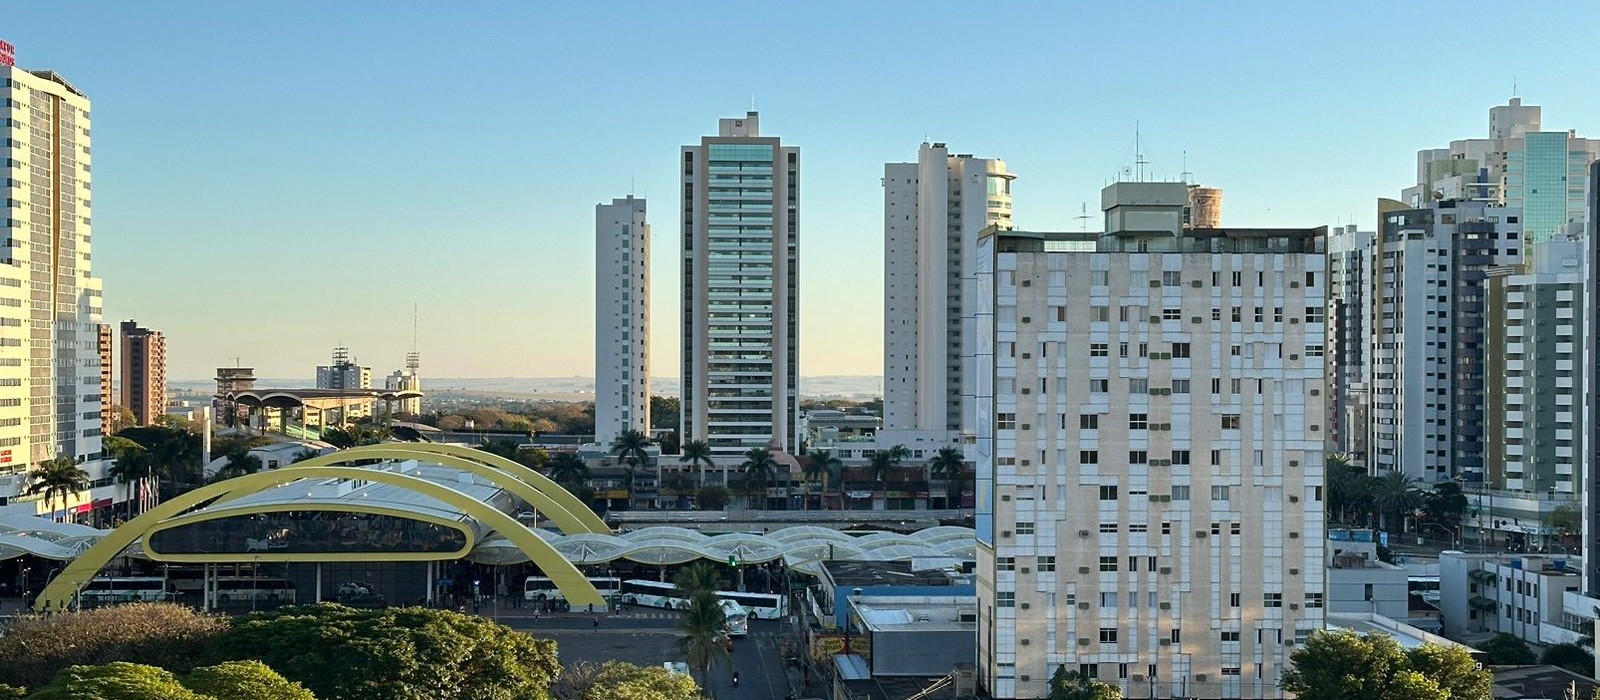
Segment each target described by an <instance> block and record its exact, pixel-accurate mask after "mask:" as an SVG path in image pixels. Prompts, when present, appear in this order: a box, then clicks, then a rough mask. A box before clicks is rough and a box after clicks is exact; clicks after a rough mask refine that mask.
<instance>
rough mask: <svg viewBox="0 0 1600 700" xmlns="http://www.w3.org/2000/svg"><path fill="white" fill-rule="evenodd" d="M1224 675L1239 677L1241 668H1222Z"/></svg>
mask: <svg viewBox="0 0 1600 700" xmlns="http://www.w3.org/2000/svg"><path fill="white" fill-rule="evenodd" d="M1222 675H1224V676H1237V675H1239V667H1238V666H1223V667H1222Z"/></svg>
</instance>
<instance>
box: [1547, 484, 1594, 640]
mask: <svg viewBox="0 0 1600 700" xmlns="http://www.w3.org/2000/svg"><path fill="white" fill-rule="evenodd" d="M1545 524H1546V525H1548V526H1549V527H1550V529H1552V530H1555V531H1556V534H1558V535H1560V536H1561V538H1562V539H1566V538H1569V537H1572V536H1574V535H1577V534H1580V533H1582V532H1583V511H1582V510H1580V509H1579V508H1578V506H1577V505H1575V504H1572V503H1563V504H1561V505H1559V506H1556V507H1555V509H1553V510H1551V511H1550V515H1549V516H1546V518H1545ZM1590 670H1591V671H1592V670H1593V669H1590Z"/></svg>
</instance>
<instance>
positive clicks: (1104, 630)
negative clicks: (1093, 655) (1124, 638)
mask: <svg viewBox="0 0 1600 700" xmlns="http://www.w3.org/2000/svg"><path fill="white" fill-rule="evenodd" d="M1100 643H1101V644H1116V643H1117V628H1115V627H1101V628H1100Z"/></svg>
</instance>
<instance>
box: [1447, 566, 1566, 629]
mask: <svg viewBox="0 0 1600 700" xmlns="http://www.w3.org/2000/svg"><path fill="white" fill-rule="evenodd" d="M1579 579H1580V576H1579V566H1578V562H1577V561H1576V560H1574V559H1569V558H1567V557H1561V556H1534V555H1517V556H1508V555H1504V554H1468V553H1466V552H1459V551H1449V552H1444V553H1442V554H1441V555H1440V556H1439V593H1440V596H1439V605H1440V610H1441V611H1442V612H1443V614H1444V631H1445V636H1447V637H1450V638H1452V639H1461V640H1471V639H1475V638H1478V637H1480V636H1488V635H1492V634H1495V633H1501V632H1504V633H1507V634H1512V635H1516V636H1517V637H1519V638H1521V639H1522V640H1523V641H1526V642H1529V643H1532V644H1559V643H1562V642H1570V641H1576V640H1577V638H1578V636H1579V633H1578V632H1577V630H1576V629H1574V628H1575V627H1577V623H1576V620H1575V619H1573V618H1571V617H1569V616H1568V615H1566V614H1565V610H1564V608H1563V602H1564V599H1565V597H1566V595H1567V593H1568V592H1574V593H1576V592H1577V591H1578V589H1579Z"/></svg>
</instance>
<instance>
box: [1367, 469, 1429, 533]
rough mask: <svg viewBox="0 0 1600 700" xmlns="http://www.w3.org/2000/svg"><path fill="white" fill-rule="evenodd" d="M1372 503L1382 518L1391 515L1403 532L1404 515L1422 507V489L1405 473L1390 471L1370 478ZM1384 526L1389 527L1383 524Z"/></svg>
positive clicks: (1387, 524)
mask: <svg viewBox="0 0 1600 700" xmlns="http://www.w3.org/2000/svg"><path fill="white" fill-rule="evenodd" d="M1372 501H1373V503H1374V504H1375V505H1377V506H1378V509H1379V511H1380V512H1381V513H1382V514H1383V515H1384V516H1386V517H1387V516H1389V515H1393V516H1394V517H1395V519H1396V520H1399V521H1400V530H1401V532H1402V533H1403V532H1405V514H1406V513H1409V512H1411V511H1414V510H1416V509H1418V508H1420V507H1422V501H1423V498H1422V488H1421V487H1420V486H1418V482H1417V480H1416V479H1415V478H1413V477H1411V476H1408V475H1407V474H1406V473H1405V472H1401V471H1390V472H1388V473H1386V474H1384V475H1383V476H1379V477H1374V478H1372ZM1385 525H1386V526H1391V527H1392V525H1391V524H1389V523H1385Z"/></svg>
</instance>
